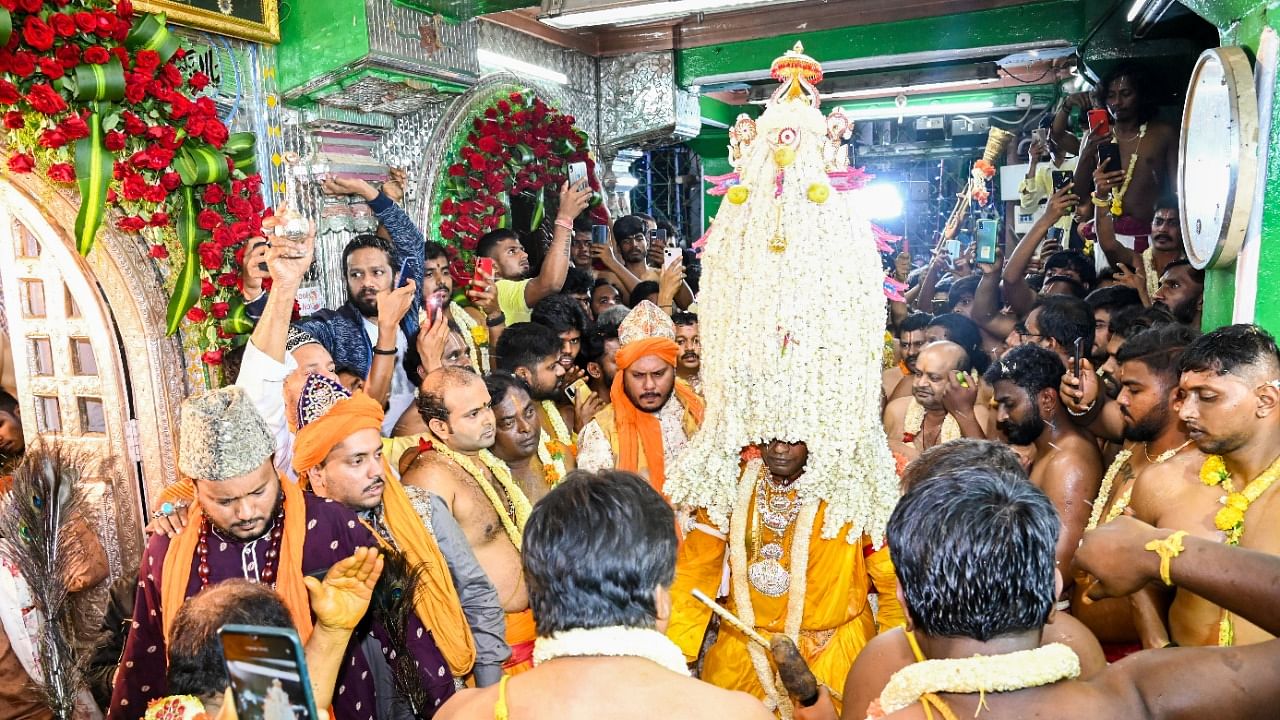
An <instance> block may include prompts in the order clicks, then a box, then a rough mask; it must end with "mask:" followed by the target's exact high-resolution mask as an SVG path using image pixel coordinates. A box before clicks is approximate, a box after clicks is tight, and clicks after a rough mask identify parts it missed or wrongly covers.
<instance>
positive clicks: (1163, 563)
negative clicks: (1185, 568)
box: [1143, 530, 1187, 585]
mask: <svg viewBox="0 0 1280 720" xmlns="http://www.w3.org/2000/svg"><path fill="white" fill-rule="evenodd" d="M1186 535H1187V531H1186V530H1179V531H1177V532H1175V533H1174V534H1172V535H1170V536H1169V537H1167V538H1165V539H1163V540H1152V541H1151V542H1149V543H1147V544H1146V545H1145V546H1143V547H1145V548H1146V549H1147V550H1150V551H1152V552H1154V553H1155V554H1157V555H1159V556H1160V579H1161V580H1163V581H1164V584H1165V585H1173V581H1172V580H1170V579H1169V565H1170V564H1172V562H1173V559H1174V558H1176V557H1178V556H1179V555H1181V554H1182V538H1184V537H1186Z"/></svg>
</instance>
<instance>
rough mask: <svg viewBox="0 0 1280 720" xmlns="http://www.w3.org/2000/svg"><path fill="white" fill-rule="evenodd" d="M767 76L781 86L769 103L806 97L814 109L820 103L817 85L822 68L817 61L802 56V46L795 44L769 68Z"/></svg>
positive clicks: (820, 80)
mask: <svg viewBox="0 0 1280 720" xmlns="http://www.w3.org/2000/svg"><path fill="white" fill-rule="evenodd" d="M769 75H770V76H771V77H772V78H773V79H774V80H777V81H778V82H780V83H782V85H781V86H780V87H779V88H778V89H777V90H775V91H774V93H773V96H772V97H771V98H770V101H771V102H778V101H779V100H794V99H796V98H800V97H802V96H804V95H806V94H807V95H808V100H809V102H811V103H812V104H813V106H814V107H818V103H819V102H820V100H819V97H818V88H817V85H818V83H820V82H822V66H821V65H819V64H818V61H817V60H814V59H813V58H811V57H809V56H808V55H805V54H804V45H803V44H802V43H800V42H796V44H795V47H793V48H791V49H790V50H788V51H787V52H786V53H785V54H784V55H783V56H782V57H780V58H778V59H776V60H774V61H773V64H772V65H770V66H769Z"/></svg>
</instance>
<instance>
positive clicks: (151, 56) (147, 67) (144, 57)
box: [133, 50, 160, 75]
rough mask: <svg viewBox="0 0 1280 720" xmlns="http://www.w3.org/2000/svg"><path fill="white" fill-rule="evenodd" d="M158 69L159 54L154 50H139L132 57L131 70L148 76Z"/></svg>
mask: <svg viewBox="0 0 1280 720" xmlns="http://www.w3.org/2000/svg"><path fill="white" fill-rule="evenodd" d="M158 67H160V54H159V53H157V52H156V51H155V50H139V51H138V52H137V54H135V55H134V56H133V68H134V69H135V70H137V71H139V72H145V73H146V74H148V75H154V74H155V72H156V68H158Z"/></svg>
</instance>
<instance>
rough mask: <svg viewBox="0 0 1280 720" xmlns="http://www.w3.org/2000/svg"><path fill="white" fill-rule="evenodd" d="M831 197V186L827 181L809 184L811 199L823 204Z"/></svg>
mask: <svg viewBox="0 0 1280 720" xmlns="http://www.w3.org/2000/svg"><path fill="white" fill-rule="evenodd" d="M829 197H831V186H830V185H828V184H826V183H813V184H812V185H810V186H809V199H810V200H812V201H813V202H816V203H818V204H819V205H821V204H822V203H824V202H826V201H827V198H829Z"/></svg>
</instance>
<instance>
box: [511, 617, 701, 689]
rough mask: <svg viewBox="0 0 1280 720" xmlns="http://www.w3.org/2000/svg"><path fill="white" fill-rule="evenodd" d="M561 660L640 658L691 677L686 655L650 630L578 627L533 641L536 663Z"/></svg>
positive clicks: (656, 632) (676, 646)
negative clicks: (574, 658) (685, 659)
mask: <svg viewBox="0 0 1280 720" xmlns="http://www.w3.org/2000/svg"><path fill="white" fill-rule="evenodd" d="M561 657H638V658H644V659H645V660H650V661H653V662H655V663H657V664H658V665H661V666H662V667H664V668H666V669H668V670H670V671H671V672H673V673H677V674H680V675H684V676H686V677H688V675H689V667H688V666H687V665H686V664H685V661H684V653H683V652H682V651H681V650H680V647H679V646H678V645H676V644H675V643H673V642H671V640H669V639H668V638H667V636H666V635H663V634H662V633H660V632H658V631H657V630H651V629H649V628H638V627H627V626H624V625H611V626H609V627H601V628H590V629H586V628H576V629H574V630H566V631H565V632H558V633H555V634H554V635H550V636H547V637H539V638H537V639H536V640H534V641H533V664H534V666H538V665H541V664H542V663H544V662H547V661H548V660H554V659H556V658H561Z"/></svg>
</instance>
